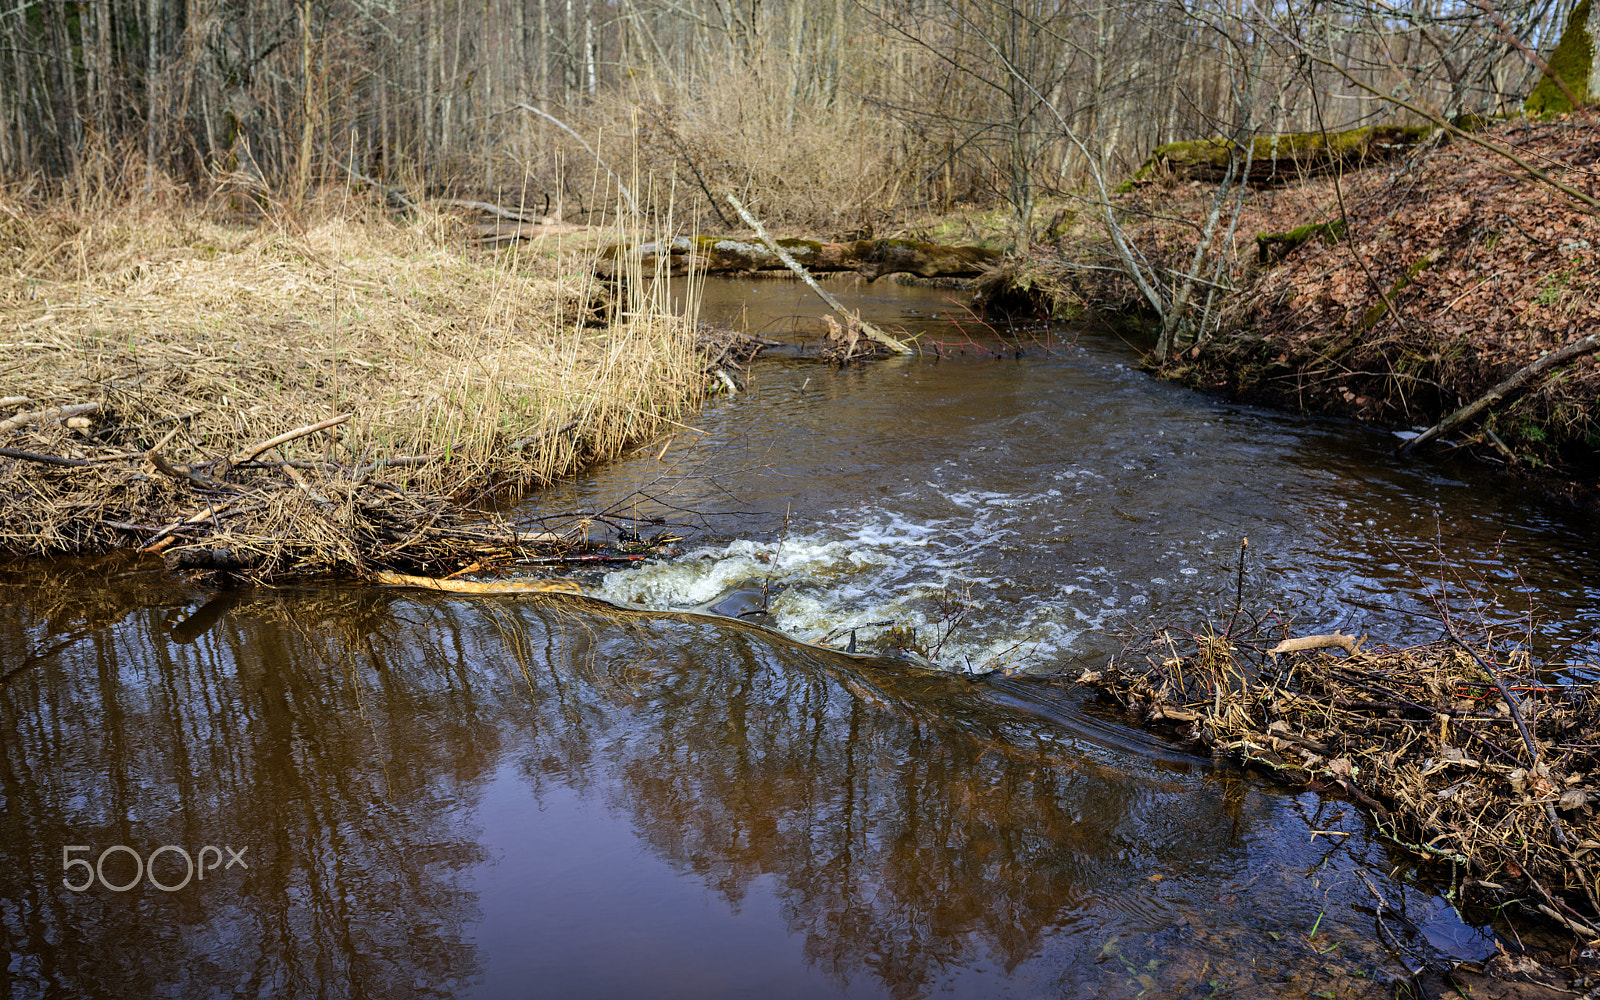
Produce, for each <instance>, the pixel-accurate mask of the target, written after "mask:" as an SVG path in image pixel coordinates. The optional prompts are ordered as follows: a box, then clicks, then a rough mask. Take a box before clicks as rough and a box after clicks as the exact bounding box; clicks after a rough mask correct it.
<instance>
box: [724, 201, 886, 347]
mask: <svg viewBox="0 0 1600 1000" xmlns="http://www.w3.org/2000/svg"><path fill="white" fill-rule="evenodd" d="M727 199H728V204H730V205H732V206H733V208H734V211H736V212H738V213H739V218H741V219H743V220H744V223H745V225H747V226H749V227H750V228H751V229H754V230H755V231H756V236H758V237H759V238H760V239H761V242H763V243H765V244H766V245H767V249H769V250H771V251H772V252H773V253H775V254H777V255H778V259H779V260H781V261H783V263H784V264H785V265H786V266H787V267H788V268H789V270H791V271H793V272H794V273H795V274H796V275H798V276H799V277H800V280H801V281H804V282H805V283H806V284H807V285H809V286H810V288H811V290H812V291H813V292H816V293H817V297H818V298H820V299H822V301H823V302H826V303H827V304H828V308H829V309H832V310H833V311H834V312H836V313H838V314H839V315H840V316H843V317H844V318H845V321H846V322H848V323H853V324H855V325H856V326H859V327H860V328H861V332H862V333H864V334H866V335H867V336H868V337H871V338H872V339H873V340H875V341H877V342H878V343H880V344H882V345H883V346H885V347H887V348H888V349H889V350H891V351H893V352H894V353H896V354H915V353H916V352H915V351H913V350H912V349H911V348H909V347H907V346H906V345H905V344H904V343H902V342H901V341H899V340H896V339H895V338H893V337H891V336H889V335H888V334H887V333H884V332H883V331H882V330H879V329H878V328H877V327H875V326H873V325H872V324H871V323H868V322H867V321H866V320H864V319H862V318H861V317H860V316H858V315H857V314H855V313H853V312H851V311H850V310H848V309H846V308H845V307H844V305H843V304H842V303H841V302H840V301H839V300H838V299H836V298H834V297H833V295H832V294H831V293H830V292H828V290H827V289H825V288H823V287H822V286H821V285H819V284H817V279H816V278H813V277H812V276H811V274H810V273H809V272H808V271H806V269H805V268H803V267H801V266H800V264H799V262H798V261H796V260H795V259H794V258H793V257H792V256H790V255H789V251H787V250H785V249H784V248H783V247H781V246H779V245H778V244H777V243H776V242H775V241H774V240H773V239H772V237H770V236H768V235H767V230H766V227H765V226H763V225H762V224H761V220H759V219H757V218H756V217H755V216H753V215H751V214H750V212H749V210H747V209H746V208H745V207H744V205H743V204H741V203H740V202H739V199H738V198H735V197H734V196H733V193H732V192H729V193H728V194H727Z"/></svg>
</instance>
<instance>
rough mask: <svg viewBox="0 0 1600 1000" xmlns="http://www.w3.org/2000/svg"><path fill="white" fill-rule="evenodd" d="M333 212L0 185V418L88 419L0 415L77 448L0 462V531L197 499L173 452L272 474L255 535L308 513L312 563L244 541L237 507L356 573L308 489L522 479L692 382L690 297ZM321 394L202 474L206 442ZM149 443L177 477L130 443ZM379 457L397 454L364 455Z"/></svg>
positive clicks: (542, 473)
mask: <svg viewBox="0 0 1600 1000" xmlns="http://www.w3.org/2000/svg"><path fill="white" fill-rule="evenodd" d="M337 207H338V209H339V210H337V211H328V210H323V211H318V212H313V213H310V214H311V219H310V221H297V220H295V219H292V218H289V217H287V216H285V215H283V214H281V213H280V214H278V215H277V217H276V220H275V221H268V222H266V223H263V224H260V225H255V226H249V227H240V226H230V225H224V224H220V223H218V222H215V221H212V220H211V219H209V218H208V217H207V216H206V215H205V214H204V213H203V212H201V211H199V210H196V209H192V208H182V207H179V206H176V205H174V204H172V203H170V202H169V203H167V204H159V205H147V206H141V205H134V204H127V205H123V206H121V207H119V208H116V209H113V210H110V211H102V212H99V213H93V214H91V213H87V212H84V211H82V210H73V209H68V208H64V207H54V208H45V209H39V208H30V207H25V206H24V205H22V204H19V203H17V202H9V203H8V202H6V201H4V200H0V271H3V273H0V330H4V331H5V332H4V333H3V334H0V342H3V344H4V346H3V347H0V351H3V354H0V357H3V358H4V360H3V361H0V397H27V400H28V401H27V402H26V403H25V404H17V405H14V406H12V407H9V408H7V409H6V410H5V412H0V420H3V419H4V418H6V417H9V416H11V415H12V413H13V412H16V411H18V410H36V409H41V408H45V407H53V406H62V405H70V404H78V403H98V404H99V411H98V412H97V413H95V414H93V416H92V424H91V426H89V427H85V428H80V429H70V428H67V427H65V426H63V425H62V423H61V422H59V421H54V422H40V423H34V424H32V425H30V426H26V427H23V428H19V429H16V430H13V431H11V432H9V433H4V432H0V447H5V448H10V449H14V450H22V451H29V452H35V453H41V454H46V455H52V456H57V457H60V458H64V459H68V460H80V461H82V460H88V461H91V462H93V463H94V464H92V465H89V466H81V465H79V466H62V465H52V464H43V463H40V462H36V461H25V460H14V459H7V458H0V550H10V551H14V552H60V551H74V550H93V549H103V548H107V547H113V546H114V545H116V544H127V543H128V541H129V538H128V537H127V536H126V534H125V532H126V531H127V530H129V529H116V528H113V527H108V526H107V524H106V522H107V521H117V522H122V523H123V524H133V525H143V526H146V527H154V526H156V525H159V524H164V523H167V521H166V519H167V518H169V517H174V516H175V514H176V512H178V510H179V509H180V508H182V509H183V510H182V512H183V513H189V512H191V511H196V510H205V509H206V506H207V503H211V504H215V503H216V502H218V500H220V499H222V498H223V495H221V494H219V496H216V497H210V498H208V497H205V496H201V495H200V493H203V492H205V490H206V489H209V487H206V486H204V485H203V484H202V483H200V482H197V481H196V480H194V479H193V478H189V477H188V475H187V474H189V473H193V474H195V475H198V476H200V477H201V478H202V479H208V478H210V477H213V476H215V477H216V479H217V480H227V482H225V483H224V484H223V485H224V486H227V485H229V483H231V484H232V485H233V486H234V487H237V486H239V485H240V484H241V483H242V482H248V481H254V480H259V479H260V478H261V477H262V476H270V477H271V478H273V479H274V480H275V481H276V482H277V484H278V485H279V486H284V485H287V486H290V487H294V488H291V489H287V490H279V491H278V492H279V493H281V494H282V495H281V496H279V495H277V494H275V499H274V500H273V501H272V503H271V504H269V506H270V507H274V508H279V507H284V506H285V505H288V506H290V507H305V508H306V509H305V510H298V511H283V510H277V511H276V513H275V515H274V517H275V520H276V523H277V525H278V528H279V532H278V533H280V534H287V537H288V538H289V539H293V538H294V532H293V531H287V532H286V531H285V530H284V529H288V528H290V527H291V526H292V525H297V526H298V527H299V528H301V529H306V528H308V527H310V526H312V525H324V526H325V527H326V528H327V530H326V531H321V532H317V531H312V532H311V534H313V535H320V536H322V537H321V538H320V540H319V541H318V542H317V544H316V545H314V546H312V548H313V549H317V550H319V551H321V552H323V554H324V555H326V556H327V558H322V557H321V556H310V555H308V553H307V552H303V551H299V550H298V549H295V546H293V545H290V546H289V548H284V547H283V545H279V544H277V543H270V544H269V540H270V539H271V537H272V536H273V534H274V531H273V530H272V526H271V525H267V524H258V525H256V526H255V528H256V529H258V530H253V531H251V532H248V534H249V535H250V537H251V538H254V539H256V545H257V548H258V549H261V550H262V551H260V552H258V553H257V555H258V556H260V557H261V558H260V559H257V560H255V561H256V562H257V563H258V564H261V565H267V566H270V567H272V570H271V571H272V572H277V571H280V570H282V569H284V568H286V567H288V566H289V565H291V564H294V565H298V566H300V567H301V568H309V569H313V570H322V569H328V568H335V569H351V568H361V567H362V566H363V565H364V562H363V560H362V559H361V558H360V557H359V554H360V552H361V551H362V543H361V542H360V541H359V540H358V539H356V538H354V537H353V536H352V535H351V532H350V530H348V525H342V524H340V523H338V522H339V521H340V517H339V516H330V511H331V510H332V508H331V507H330V506H329V504H332V505H333V507H339V506H340V505H343V508H342V509H344V510H345V515H346V519H348V515H349V514H350V509H351V505H352V504H359V501H360V497H359V496H357V495H356V494H359V493H360V492H361V490H362V489H364V488H365V487H367V486H369V485H371V480H373V479H374V478H380V479H387V480H388V481H389V482H390V483H391V484H392V485H395V486H398V487H402V488H404V489H405V490H406V491H409V492H410V493H411V494H413V495H414V496H416V495H423V494H426V495H441V494H449V495H452V496H453V497H455V498H456V499H457V500H458V501H460V500H465V499H467V498H468V497H469V496H474V495H477V494H479V493H481V492H482V491H484V490H486V489H491V488H498V489H504V488H507V487H512V486H518V485H528V484H536V483H539V482H544V481H548V480H549V479H551V478H553V477H556V476H561V475H566V474H569V473H571V472H573V471H574V470H577V469H579V468H582V467H583V466H585V465H587V464H591V463H594V462H598V461H603V460H605V459H607V458H609V457H612V456H614V455H615V454H617V453H618V452H619V451H620V450H622V449H623V448H625V447H627V446H628V445H629V444H631V443H635V442H638V441H640V440H642V439H646V438H648V437H650V436H652V435H654V434H655V433H657V432H658V431H659V430H661V429H662V428H663V427H665V426H667V425H669V424H670V423H672V422H673V421H674V420H676V419H677V418H678V417H679V416H681V415H682V414H683V413H684V412H685V411H686V410H687V409H688V408H689V407H691V406H692V405H693V404H694V403H695V402H696V401H697V399H698V398H699V396H700V395H701V393H702V391H703V389H704V387H705V379H704V376H703V375H702V374H701V367H702V365H703V360H702V358H701V357H700V356H699V354H698V352H697V348H696V333H695V329H694V323H693V318H692V310H691V311H690V313H689V315H688V316H687V317H683V316H678V315H674V314H673V313H672V311H671V310H670V308H669V304H668V303H667V302H666V301H665V293H664V292H660V291H658V292H656V293H654V294H656V296H657V297H656V298H651V297H650V295H651V294H652V293H651V292H649V291H648V289H649V288H650V287H651V286H650V284H649V283H648V282H644V281H635V282H632V283H631V284H630V285H629V287H630V288H631V289H633V291H632V292H631V293H630V296H629V300H628V301H625V302H623V303H621V304H620V305H616V306H615V308H614V310H613V314H612V316H611V318H610V319H607V320H605V321H604V322H603V323H601V324H600V325H594V324H595V323H596V320H597V314H596V303H597V301H599V300H600V299H602V298H603V295H604V289H603V288H602V287H601V286H600V285H598V284H597V283H596V280H595V279H594V278H593V277H592V273H591V270H590V268H589V267H588V266H587V257H588V255H587V254H586V253H584V252H582V251H581V250H580V251H576V252H574V251H571V249H570V248H568V249H567V250H563V248H562V247H561V245H559V244H553V243H549V244H535V245H533V246H532V247H530V248H527V249H524V250H520V251H505V252H501V253H498V254H496V253H492V252H488V251H473V250H468V249H466V248H465V245H464V243H463V241H462V240H461V239H459V238H458V236H459V232H458V230H459V228H460V224H459V223H458V222H456V221H455V220H452V219H450V218H448V217H445V216H423V217H421V218H418V219H416V220H415V221H412V222H410V223H407V224H396V223H393V222H390V221H388V220H387V219H386V218H384V217H383V216H382V215H381V214H379V213H376V212H371V211H366V210H363V209H361V208H360V207H358V206H351V205H349V204H344V205H339V206H337ZM302 218H303V217H302ZM636 236H637V234H633V233H626V232H621V231H618V232H613V233H609V234H606V239H607V240H609V241H615V242H631V241H633V239H635V238H636ZM585 242H586V243H587V244H588V245H589V246H591V247H592V245H593V244H594V243H595V242H596V241H595V240H594V239H592V238H590V239H589V240H587V241H585ZM343 413H351V414H353V415H354V416H353V417H352V418H351V419H350V420H349V421H348V422H346V423H344V424H342V425H340V426H339V427H337V428H334V429H331V430H329V431H326V432H319V433H316V434H312V435H308V436H305V437H302V438H300V439H297V440H295V441H293V442H291V443H288V444H286V445H284V446H281V447H280V448H278V449H276V450H275V451H269V452H267V453H265V454H263V455H261V456H259V459H258V461H257V463H256V464H259V463H262V462H265V463H270V466H269V467H268V468H266V469H260V468H253V467H252V465H251V464H245V465H240V466H238V467H237V468H236V469H234V470H232V472H231V475H232V477H233V478H232V479H231V480H228V476H229V475H230V473H229V471H228V470H227V468H226V466H225V464H224V461H225V460H226V459H227V458H228V457H229V456H236V455H239V454H240V453H241V452H243V451H244V450H245V449H246V448H247V447H248V446H249V445H251V444H253V443H255V442H260V441H263V440H265V439H268V438H272V437H274V436H276V435H279V434H281V433H284V432H286V431H288V430H291V429H293V428H297V427H301V426H305V425H308V424H312V423H315V422H317V421H320V420H323V419H326V418H328V417H331V416H334V415H336V414H343ZM157 445H159V446H160V449H161V455H162V456H163V457H164V458H165V459H166V460H167V462H168V464H169V465H171V466H173V467H175V468H176V470H177V471H178V472H179V473H180V475H179V476H177V477H174V476H172V475H170V474H161V473H159V472H158V471H157V470H156V469H155V468H154V467H153V466H152V464H151V462H150V460H149V459H148V458H146V457H145V456H144V454H143V453H145V452H147V451H149V450H150V449H152V448H154V447H156V446H157ZM115 455H126V456H128V457H127V458H123V459H119V458H113V457H112V456H115ZM393 459H410V460H412V461H410V462H407V463H400V464H394V465H389V466H382V465H381V463H383V462H386V461H389V460H393ZM280 460H281V461H282V462H288V463H292V464H294V465H295V466H296V467H297V471H300V472H301V474H302V478H303V479H304V480H305V483H304V484H303V485H301V484H296V483H291V482H290V481H289V480H288V479H287V475H286V470H285V469H283V467H282V465H281V464H279V463H280ZM363 471H364V472H365V479H363V478H362V472H363ZM375 473H381V474H379V475H374V474H375ZM253 477H254V478H253ZM341 484H342V485H341ZM352 489H353V490H354V491H355V492H354V493H352V492H351V490H352ZM197 491H199V492H197ZM314 494H320V495H321V500H322V501H323V502H318V500H316V499H313V495H314ZM341 498H342V499H341ZM235 499H237V498H235ZM240 505H242V506H248V504H238V503H236V506H240ZM424 506H427V507H430V509H433V508H434V507H435V506H436V505H427V504H425V505H424ZM218 530H221V527H220V525H219V526H218ZM241 530H242V529H241ZM300 548H305V546H300ZM291 549H294V551H291ZM268 550H270V551H268ZM401 562H404V560H401Z"/></svg>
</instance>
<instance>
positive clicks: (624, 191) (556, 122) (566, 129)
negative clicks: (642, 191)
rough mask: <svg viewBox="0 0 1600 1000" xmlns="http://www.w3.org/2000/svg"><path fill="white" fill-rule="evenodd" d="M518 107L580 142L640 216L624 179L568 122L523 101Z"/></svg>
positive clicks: (518, 103) (629, 206) (637, 205)
mask: <svg viewBox="0 0 1600 1000" xmlns="http://www.w3.org/2000/svg"><path fill="white" fill-rule="evenodd" d="M517 107H519V108H521V109H522V110H524V111H529V112H532V113H533V114H536V115H538V116H539V117H540V118H543V119H546V120H547V121H549V122H550V123H552V124H553V125H555V127H556V128H558V129H560V130H561V131H563V132H565V133H567V134H568V135H570V136H572V137H573V138H574V139H576V140H578V145H580V146H582V147H583V148H584V149H585V150H587V151H588V153H589V155H590V156H592V157H594V162H596V163H598V164H600V166H602V167H604V168H605V171H606V173H608V174H610V175H611V179H612V180H614V181H616V182H617V190H618V191H621V192H622V197H624V198H626V199H627V200H628V208H630V209H631V210H632V211H633V214H634V215H638V214H639V204H638V203H637V202H635V201H634V200H633V194H632V193H631V192H629V190H628V186H627V185H626V184H623V183H622V178H621V177H618V176H617V172H616V171H615V170H612V169H611V166H610V165H609V164H607V163H606V161H605V160H602V159H601V158H600V154H599V153H596V152H595V151H594V147H593V146H591V145H589V144H588V143H587V142H584V141H583V136H581V135H579V134H578V133H576V132H574V131H573V130H572V129H571V128H569V127H568V126H567V123H566V122H564V121H562V120H561V119H559V118H557V117H556V116H555V115H553V114H551V113H550V112H548V111H541V110H540V109H538V108H536V107H534V106H533V105H531V104H523V103H522V102H521V101H518V102H517ZM557 207H558V208H559V207H560V206H557Z"/></svg>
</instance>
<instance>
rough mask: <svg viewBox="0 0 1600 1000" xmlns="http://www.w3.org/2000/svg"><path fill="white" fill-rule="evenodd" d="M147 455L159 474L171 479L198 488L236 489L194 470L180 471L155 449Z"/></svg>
mask: <svg viewBox="0 0 1600 1000" xmlns="http://www.w3.org/2000/svg"><path fill="white" fill-rule="evenodd" d="M145 455H146V457H148V458H149V459H150V463H151V464H152V465H154V466H155V467H156V471H157V472H159V473H161V474H162V475H163V476H167V477H169V478H171V479H182V480H187V481H188V482H191V483H194V484H195V485H196V486H204V487H206V488H207V489H213V490H232V489H235V488H236V487H233V486H230V485H228V484H227V483H224V482H219V481H217V480H215V479H212V478H211V477H210V476H207V475H204V474H203V473H199V472H195V471H194V470H193V469H180V468H178V467H177V466H175V465H173V464H172V463H171V462H169V461H167V457H166V456H165V455H163V454H161V452H159V451H156V450H155V449H154V448H151V449H150V450H149V451H148V452H146V453H145Z"/></svg>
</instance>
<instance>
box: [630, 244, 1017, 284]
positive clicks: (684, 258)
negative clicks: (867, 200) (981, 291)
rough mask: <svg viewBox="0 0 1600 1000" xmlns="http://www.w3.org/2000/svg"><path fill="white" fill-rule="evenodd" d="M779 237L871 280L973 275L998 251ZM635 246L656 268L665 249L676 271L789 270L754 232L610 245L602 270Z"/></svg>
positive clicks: (794, 252) (813, 261) (821, 266)
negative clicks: (748, 235)
mask: <svg viewBox="0 0 1600 1000" xmlns="http://www.w3.org/2000/svg"><path fill="white" fill-rule="evenodd" d="M777 242H778V245H779V246H781V247H783V248H784V249H785V250H787V251H788V252H789V254H790V255H791V256H793V257H794V259H795V260H797V261H799V262H800V263H801V264H802V265H804V266H805V268H806V269H807V270H808V271H811V272H812V273H814V274H827V273H834V272H840V271H851V272H854V273H856V274H859V275H862V276H863V277H865V278H866V279H867V280H868V281H873V280H875V279H877V278H881V277H883V276H884V275H886V274H900V273H904V274H915V275H917V276H919V277H923V278H964V277H973V276H975V275H978V274H981V273H983V271H984V270H985V269H986V268H988V266H989V265H990V263H992V262H993V261H994V260H995V259H996V258H997V257H998V256H999V254H997V253H996V252H995V251H993V250H989V249H987V248H985V247H973V246H941V245H939V244H936V243H920V242H918V241H916V240H850V241H847V242H844V243H823V242H819V241H817V240H778V241H777ZM630 249H637V250H638V252H639V253H640V255H641V262H642V264H643V266H644V268H645V269H646V270H647V271H649V270H651V269H653V268H655V266H656V265H657V263H658V262H659V260H660V257H661V255H662V254H663V253H665V254H666V255H668V256H669V258H670V261H669V262H668V267H669V268H670V269H671V271H672V273H674V274H679V273H682V272H684V271H686V270H688V269H689V268H690V267H691V266H693V267H694V268H695V269H696V270H700V271H704V272H706V273H712V274H718V273H729V272H754V271H785V270H788V268H787V267H786V266H785V264H784V263H783V261H781V260H779V259H778V255H777V254H775V253H773V252H772V251H771V250H769V249H767V247H766V246H765V245H764V244H762V243H761V242H760V241H759V240H756V239H753V238H744V237H732V236H695V237H689V236H679V237H676V238H675V239H672V240H666V241H662V242H655V243H645V244H641V245H640V246H638V247H637V248H629V247H625V246H613V247H607V248H606V249H605V250H604V251H602V252H601V262H600V272H601V273H602V274H604V275H606V276H608V277H609V276H612V275H614V274H615V273H616V269H617V260H618V259H619V258H620V257H622V256H623V255H624V254H625V253H627V252H628V251H629V250H630Z"/></svg>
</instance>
